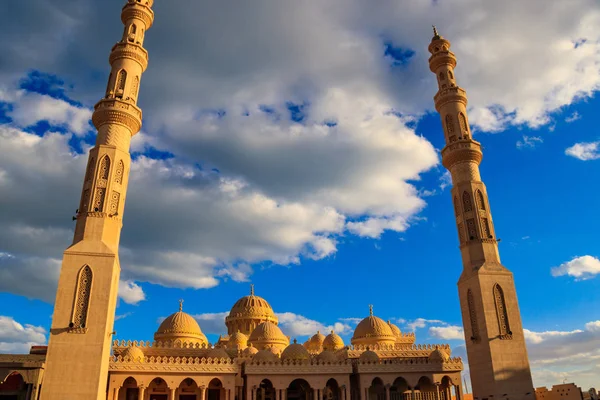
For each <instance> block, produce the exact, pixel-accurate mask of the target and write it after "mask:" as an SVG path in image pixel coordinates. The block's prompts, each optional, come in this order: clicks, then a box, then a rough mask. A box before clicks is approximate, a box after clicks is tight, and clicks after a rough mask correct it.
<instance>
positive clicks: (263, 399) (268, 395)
mask: <svg viewBox="0 0 600 400" xmlns="http://www.w3.org/2000/svg"><path fill="white" fill-rule="evenodd" d="M256 400H275V388H273V383H272V382H271V381H270V380H268V379H263V380H262V381H261V382H260V385H258V390H257V391H256Z"/></svg>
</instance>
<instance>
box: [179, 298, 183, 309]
mask: <svg viewBox="0 0 600 400" xmlns="http://www.w3.org/2000/svg"><path fill="white" fill-rule="evenodd" d="M179 311H183V299H179Z"/></svg>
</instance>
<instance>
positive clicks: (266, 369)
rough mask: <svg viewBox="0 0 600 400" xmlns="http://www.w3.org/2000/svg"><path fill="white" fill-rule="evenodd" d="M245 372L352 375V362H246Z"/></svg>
mask: <svg viewBox="0 0 600 400" xmlns="http://www.w3.org/2000/svg"><path fill="white" fill-rule="evenodd" d="M244 371H245V373H246V374H310V375H323V374H350V373H352V362H351V361H350V360H340V361H337V362H326V361H319V360H316V359H312V360H308V361H297V360H277V361H252V362H246V364H245V368H244Z"/></svg>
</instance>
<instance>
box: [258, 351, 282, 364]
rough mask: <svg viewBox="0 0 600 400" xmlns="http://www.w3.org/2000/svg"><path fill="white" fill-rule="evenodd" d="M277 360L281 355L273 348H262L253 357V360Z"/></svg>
mask: <svg viewBox="0 0 600 400" xmlns="http://www.w3.org/2000/svg"><path fill="white" fill-rule="evenodd" d="M277 360H279V357H277V354H275V353H273V351H271V349H264V350H261V351H259V352H258V353H256V354H255V355H254V357H252V361H260V362H276V361H277Z"/></svg>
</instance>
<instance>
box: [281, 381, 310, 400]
mask: <svg viewBox="0 0 600 400" xmlns="http://www.w3.org/2000/svg"><path fill="white" fill-rule="evenodd" d="M286 394H287V397H286V398H287V399H288V400H316V399H312V391H311V387H310V384H309V383H308V382H307V381H305V380H304V379H300V378H299V379H294V380H293V381H292V382H290V384H289V386H288V387H287V390H286Z"/></svg>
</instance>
